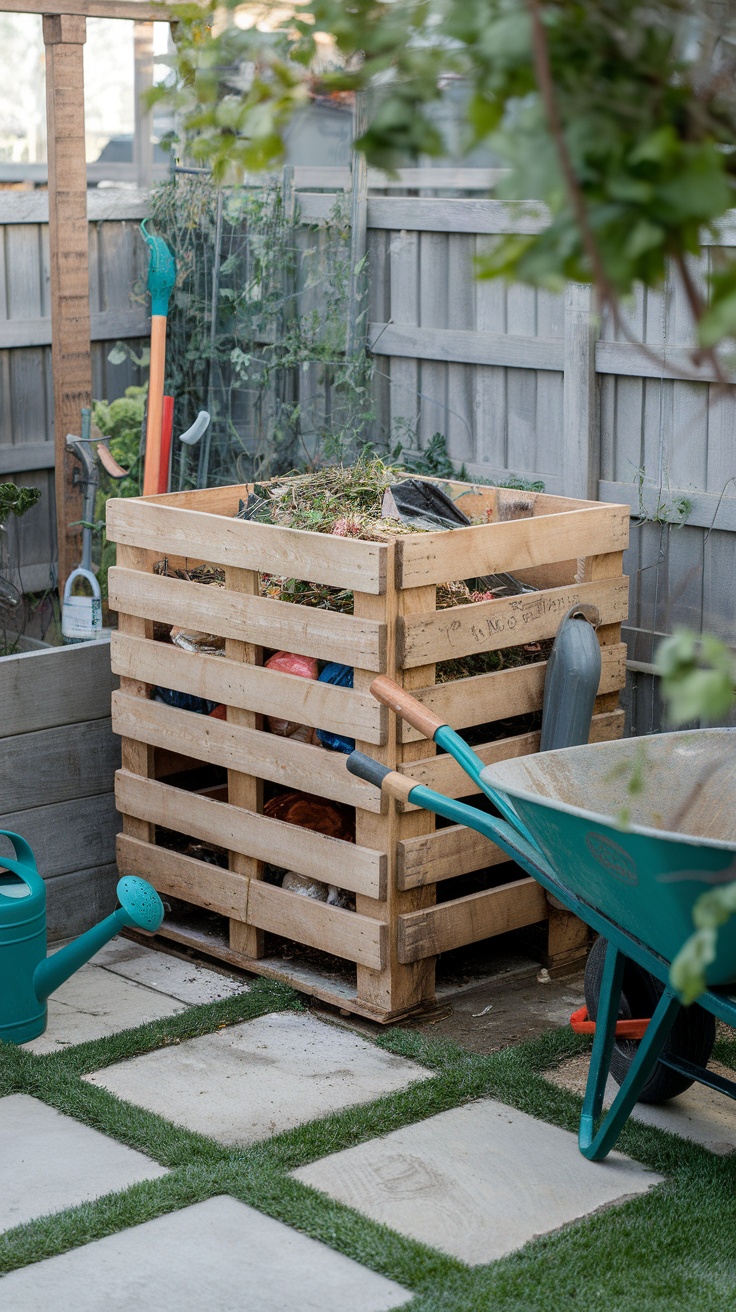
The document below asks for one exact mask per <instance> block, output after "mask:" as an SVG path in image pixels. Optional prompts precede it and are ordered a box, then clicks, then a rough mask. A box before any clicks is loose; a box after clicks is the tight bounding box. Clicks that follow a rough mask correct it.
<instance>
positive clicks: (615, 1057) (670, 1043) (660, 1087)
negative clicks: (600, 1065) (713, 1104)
mask: <svg viewBox="0 0 736 1312" xmlns="http://www.w3.org/2000/svg"><path fill="white" fill-rule="evenodd" d="M606 947H607V944H606V940H605V939H604V938H597V939H596V941H595V943H594V944H593V946H592V948H591V950H590V956H589V957H588V962H587V965H586V967H585V1004H586V1006H587V1008H588V1015H589V1016H590V1019H591V1020H593V1021H594V1020H595V1019H596V1017H597V1015H598V1002H599V999H600V993H601V981H602V979H603V962H604V960H605V956H606ZM663 992H664V986H663V985H662V984H660V982H659V980H657V979H655V978H654V976H653V975H650V974H649V972H648V971H646V970H643V969H642V967H641V966H637V964H636V962H634V961H630V960H629V959H628V957H627V959H626V965H625V966H624V979H623V986H622V989H621V1002H620V1005H619V1013H618V1014H619V1019H620V1020H631V1019H635V1020H638V1019H640V1018H642V1019H643V1018H646V1017H649V1016H651V1015H652V1014H653V1013H654V1009H655V1007H656V1006H657V1003H658V1002H659V999H660V998H661V996H662V994H663ZM715 1039H716V1022H715V1017H714V1016H712V1015H711V1014H710V1012H707V1011H704V1010H703V1008H702V1007H698V1006H692V1007H683V1009H682V1011H681V1012H680V1013H679V1015H678V1017H677V1020H676V1021H675V1023H674V1025H673V1027H672V1030H671V1031H670V1034H669V1037H668V1039H667V1042H666V1043H665V1045H664V1049H663V1052H664V1053H666V1054H668V1055H672V1056H675V1057H682V1058H683V1059H684V1060H685V1061H689V1062H692V1063H693V1065H695V1066H706V1065H707V1063H708V1058H709V1057H710V1054H711V1052H712V1051H713V1044H714V1043H715ZM637 1047H638V1043H637V1041H636V1040H635V1039H625V1038H617V1039H616V1042H615V1044H614V1047H613V1053H612V1055H611V1074H612V1076H613V1078H614V1080H615V1081H616V1083H617V1084H623V1081H624V1080H625V1078H626V1076H627V1075H628V1072H629V1067H630V1066H631V1063H632V1062H633V1060H634V1057H635V1055H636V1050H637ZM693 1083H694V1080H691V1079H689V1078H688V1077H687V1076H686V1075H680V1074H679V1072H678V1071H673V1070H671V1069H670V1067H669V1066H663V1065H662V1063H661V1062H657V1065H656V1066H655V1067H654V1070H653V1071H652V1073H651V1075H650V1077H649V1079H648V1080H647V1083H646V1084H645V1085H644V1088H643V1089H642V1091H641V1093H640V1094H639V1098H638V1101H639V1102H651V1103H659V1102H668V1101H669V1100H670V1098H676V1097H677V1096H678V1094H680V1093H684V1092H685V1090H686V1089H689V1088H690V1085H691V1084H693Z"/></svg>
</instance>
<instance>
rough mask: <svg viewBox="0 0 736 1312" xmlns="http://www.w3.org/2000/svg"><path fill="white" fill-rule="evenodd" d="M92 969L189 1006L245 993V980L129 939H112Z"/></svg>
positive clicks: (102, 950)
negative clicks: (94, 968)
mask: <svg viewBox="0 0 736 1312" xmlns="http://www.w3.org/2000/svg"><path fill="white" fill-rule="evenodd" d="M93 962H94V965H95V966H102V967H103V968H104V969H105V970H109V971H111V972H112V974H114V975H121V976H122V977H123V978H124V979H130V980H134V981H135V983H137V984H145V985H146V988H149V989H155V990H156V992H157V993H166V994H167V995H168V997H170V998H177V999H178V1000H179V1002H185V1003H186V1004H187V1006H188V1007H195V1006H198V1005H199V1004H200V1003H202V1002H219V1001H220V1000H221V999H222V998H231V997H233V996H234V995H235V994H236V993H247V991H248V985H247V984H246V982H245V980H240V979H233V977H232V976H231V975H222V974H220V973H219V972H218V971H216V970H208V969H207V967H206V966H200V965H199V963H198V962H194V961H184V960H182V958H181V957H173V956H170V955H169V953H167V952H157V951H156V949H155V948H149V947H144V945H143V944H142V943H133V942H132V941H131V940H130V939H126V938H114V939H112V941H111V942H110V943H107V944H106V945H105V947H104V948H102V949H101V951H99V952H97V953H96V954H95V956H94V958H93Z"/></svg>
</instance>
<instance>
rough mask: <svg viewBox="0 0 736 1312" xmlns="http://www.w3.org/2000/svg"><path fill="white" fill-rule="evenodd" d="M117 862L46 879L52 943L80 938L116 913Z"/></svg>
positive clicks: (47, 933)
mask: <svg viewBox="0 0 736 1312" xmlns="http://www.w3.org/2000/svg"><path fill="white" fill-rule="evenodd" d="M117 882H118V868H117V866H116V865H115V862H114V861H113V862H108V863H107V864H106V865H102V866H92V867H91V868H89V869H87V870H71V871H69V873H68V874H66V875H55V876H54V878H53V879H47V880H46V936H47V939H48V942H49V944H51V943H58V942H60V941H61V940H63V939H70V938H76V936H77V934H83V933H84V931H85V930H86V929H91V927H92V925H96V924H97V923H98V921H100V920H104V918H105V916H109V915H110V913H111V912H112V911H114V910H115V908H116V906H117V904H118V899H117V894H116V892H115V888H116V885H117Z"/></svg>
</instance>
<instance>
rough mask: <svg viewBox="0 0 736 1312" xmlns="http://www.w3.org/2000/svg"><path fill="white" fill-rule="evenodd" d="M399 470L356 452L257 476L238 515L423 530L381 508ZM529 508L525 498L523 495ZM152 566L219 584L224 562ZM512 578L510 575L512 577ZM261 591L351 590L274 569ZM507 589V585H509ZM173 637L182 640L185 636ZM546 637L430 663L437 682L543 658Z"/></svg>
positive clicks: (311, 598)
mask: <svg viewBox="0 0 736 1312" xmlns="http://www.w3.org/2000/svg"><path fill="white" fill-rule="evenodd" d="M406 478H407V473H406V470H403V469H397V468H395V467H393V466H391V465H387V464H385V463H384V462H383V461H382V460H380V459H379V458H378V457H375V456H374V457H362V458H360V459H358V460H357V461H356V462H355V464H354V465H350V466H343V465H330V466H328V467H327V468H324V469H320V470H316V471H315V472H313V473H310V474H297V473H295V474H288V475H285V476H282V477H279V478H274V479H271V480H270V481H268V482H264V483H257V484H255V486H254V488H253V492H252V493H251V494H250V496H249V497H248V500H247V502H241V505H240V509H239V512H238V518H241V519H245V520H251V521H253V522H255V523H259V524H277V525H279V526H280V527H282V528H296V529H302V530H307V531H308V532H311V533H328V534H331V535H332V536H333V537H344V538H359V539H362V540H363V541H367V542H382V541H385V540H386V538H387V537H388V536H392V537H395V536H396V535H397V534H402V535H403V534H408V533H421V532H426V531H427V529H426V528H424V527H416V526H415V525H413V524H411V523H406V522H404V521H402V520H400V519H396V518H389V517H387V516H386V515H384V510H383V507H384V498H385V495H386V492H387V490H388V489H389V488H391V487H392V486H393V485H395V484H397V483H402V482H404V481H405V480H406ZM528 508H529V510H531V502H530V503H529V507H528ZM469 522H470V523H472V524H486V523H489V522H490V512H489V513H487V514H486V515H484V516H477V517H475V518H474V519H471V520H470V521H469ZM156 569H157V572H159V573H163V574H168V573H172V574H175V575H176V577H179V578H185V579H189V580H191V581H192V582H197V583H208V584H214V585H216V586H220V587H224V584H225V573H224V570H221V569H218V568H217V567H215V566H212V565H201V566H199V567H198V568H196V569H193V570H190V571H184V570H173V571H170V570H169V568H168V563H167V561H165V560H163V561H161V562H159V564H158V565H157V566H156ZM509 580H510V576H508V575H506V576H503V581H502V580H501V579H499V581H498V586H494V587H493V588H492V589H490V588H488V587H487V586H485V584H487V580H478V579H467V580H462V579H455V580H451V581H448V582H446V583H442V584H440V585H439V586H438V588H437V609H438V610H445V609H447V608H448V607H450V606H466V605H470V604H471V603H473V602H477V601H491V600H493V599H494V598H495V597H497V596H504V595H507V593H508V591H509V586H510V583H509ZM511 584H513V580H511ZM260 590H261V595H262V596H264V597H269V598H271V599H272V600H274V601H288V602H297V603H298V604H300V605H302V606H317V607H319V608H320V609H322V610H330V611H339V612H341V613H342V614H345V615H351V614H352V613H353V594H352V592H351V591H350V590H349V589H346V588H332V587H328V586H327V585H326V584H320V583H314V582H311V581H309V580H304V579H294V578H285V577H282V576H280V575H275V574H261V576H260ZM511 590H513V587H512V588H511ZM179 645H187V639H186V636H184V635H183V640H180V644H179ZM551 646H552V643H551V642H537V643H528V644H526V645H521V646H519V647H507V648H505V649H504V650H503V651H489V652H480V653H478V654H473V655H469V656H466V657H464V658H462V659H460V660H452V661H442V662H440V663H439V664H438V665H437V669H436V679H437V682H438V683H449V682H451V681H453V680H455V679H462V678H469V677H471V676H472V675H476V674H489V673H493V672H495V671H497V670H503V669H510V668H513V667H516V666H519V665H529V664H532V663H533V662H535V661H541V660H546V659H547V657H548V655H549V652H550V649H551ZM190 649H191V650H200V651H209V652H212V651H215V650H218V649H220V650H224V641H222V640H220V639H217V638H212V637H211V636H210V635H204V634H202V635H196V636H194V641H193V642H192V644H191V648H190Z"/></svg>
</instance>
